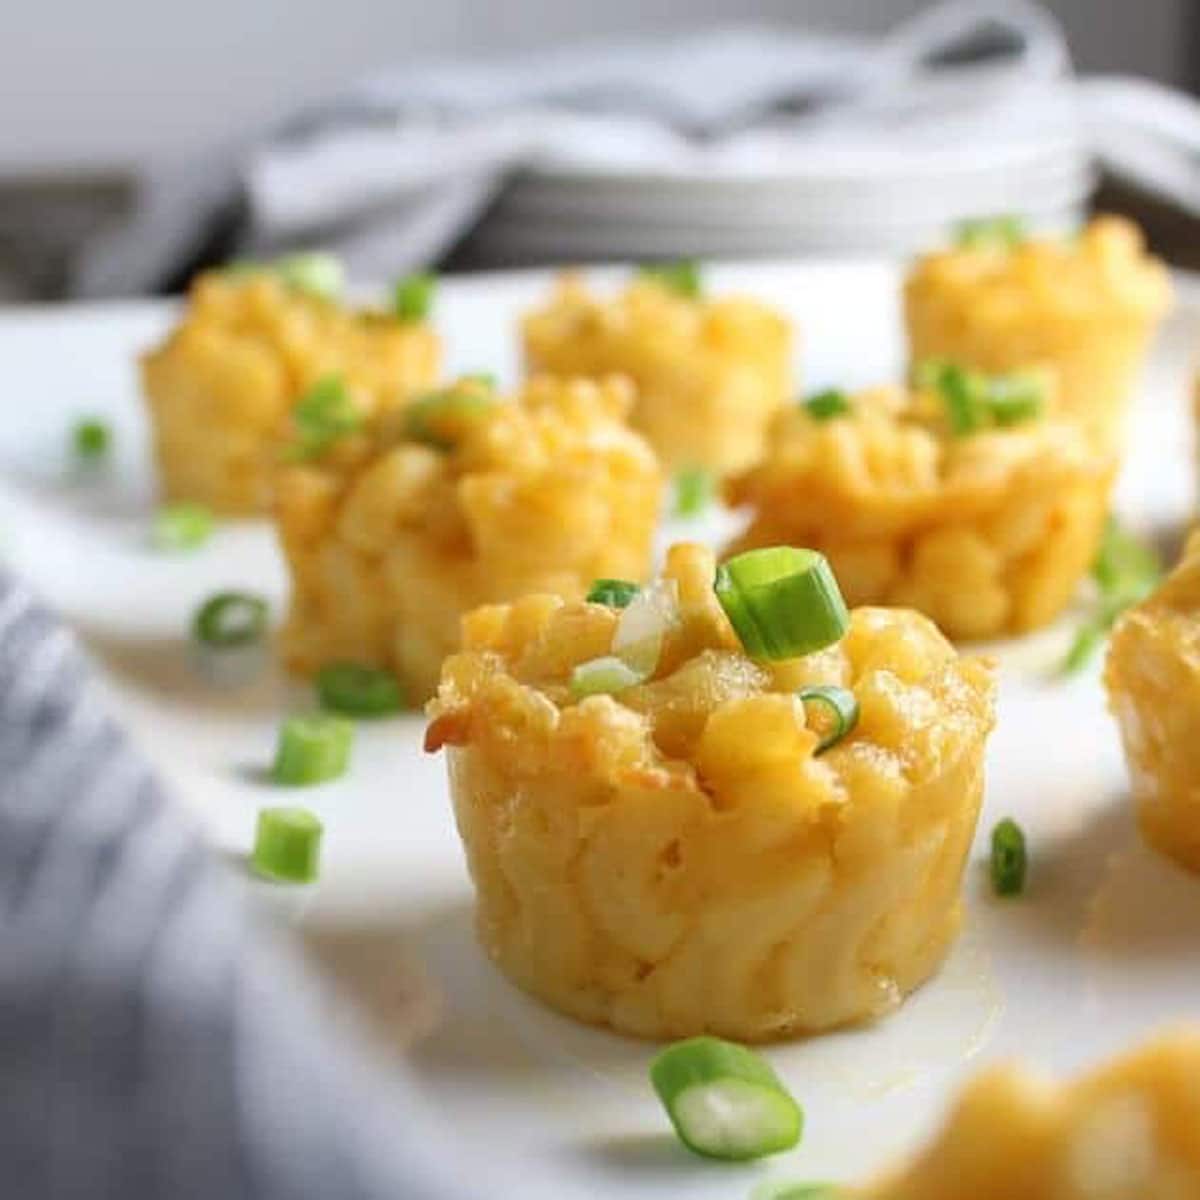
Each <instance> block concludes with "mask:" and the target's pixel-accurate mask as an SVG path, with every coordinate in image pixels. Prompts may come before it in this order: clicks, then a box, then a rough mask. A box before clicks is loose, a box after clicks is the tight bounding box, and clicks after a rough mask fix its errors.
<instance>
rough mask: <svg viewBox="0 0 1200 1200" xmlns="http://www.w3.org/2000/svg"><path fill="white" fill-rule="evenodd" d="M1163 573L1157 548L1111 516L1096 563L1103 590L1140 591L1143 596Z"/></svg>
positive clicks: (1095, 575) (1094, 574)
mask: <svg viewBox="0 0 1200 1200" xmlns="http://www.w3.org/2000/svg"><path fill="white" fill-rule="evenodd" d="M1161 576H1162V563H1161V562H1160V561H1159V557H1158V555H1157V554H1155V552H1154V550H1153V549H1152V548H1151V547H1150V546H1147V545H1146V544H1145V543H1144V542H1142V541H1139V540H1138V539H1137V538H1135V537H1134V536H1133V534H1131V533H1129V532H1128V531H1127V530H1125V529H1122V528H1121V525H1120V524H1119V522H1118V521H1117V519H1116V517H1113V516H1110V517H1109V518H1108V521H1107V523H1106V524H1105V526H1104V535H1103V537H1102V538H1101V540H1100V548H1099V549H1098V550H1097V551H1096V559H1095V561H1094V562H1093V563H1092V578H1093V579H1094V580H1095V581H1096V582H1097V583H1098V584H1099V585H1100V588H1101V590H1102V591H1104V592H1106V593H1110V594H1114V593H1122V594H1124V593H1129V594H1134V593H1140V594H1139V595H1138V599H1142V598H1144V596H1145V595H1147V594H1148V593H1149V592H1150V591H1151V589H1152V588H1153V587H1154V586H1155V584H1157V583H1158V581H1159V579H1160V578H1161Z"/></svg>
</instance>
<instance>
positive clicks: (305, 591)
mask: <svg viewBox="0 0 1200 1200" xmlns="http://www.w3.org/2000/svg"><path fill="white" fill-rule="evenodd" d="M631 401H632V396H631V393H630V390H629V387H628V384H627V383H626V382H625V381H623V380H619V379H615V380H603V381H599V382H597V381H592V380H582V379H581V380H558V379H535V380H532V381H530V382H529V383H527V384H526V385H525V386H524V388H523V389H522V390H521V391H520V393H519V394H518V395H517V396H515V397H514V398H512V399H511V400H503V399H500V398H499V397H497V396H496V394H495V392H494V390H493V386H492V384H491V383H490V382H489V381H487V380H486V379H483V378H466V379H463V380H461V381H459V382H458V383H457V384H455V385H453V386H451V387H448V388H446V389H445V390H443V391H440V392H434V393H430V394H428V395H426V396H424V397H421V398H418V399H417V400H415V401H413V403H411V404H410V405H408V406H406V407H404V408H402V409H397V410H394V411H392V412H389V413H387V414H385V415H384V416H383V417H382V418H381V419H380V420H378V421H376V422H375V423H374V424H373V425H370V426H368V427H365V428H360V429H357V430H352V431H351V432H346V433H342V434H340V435H339V436H336V437H335V438H334V439H333V440H331V441H329V442H328V444H324V445H320V446H318V448H317V449H316V451H315V452H314V453H313V454H312V456H311V457H309V458H308V459H306V460H304V461H299V462H295V463H293V464H292V465H290V466H289V467H287V468H286V469H284V470H283V471H282V472H281V474H280V477H279V481H278V487H277V496H276V504H275V516H276V522H277V526H278V531H279V536H280V540H281V542H282V544H283V550H284V554H285V556H286V559H287V564H288V568H289V571H290V574H291V583H292V598H291V608H290V613H289V616H288V619H287V622H286V625H285V627H284V630H283V634H282V650H283V655H284V659H285V661H286V663H287V664H288V666H289V667H291V668H292V669H293V670H296V671H298V672H301V673H305V674H309V673H312V672H314V671H316V670H318V669H319V668H321V667H324V666H328V665H331V664H334V663H339V662H352V663H357V664H361V665H365V666H373V667H386V668H390V669H392V670H393V671H395V673H396V674H397V676H398V677H399V679H400V680H401V682H402V683H403V684H404V686H405V688H406V691H407V694H408V698H409V700H410V701H416V700H424V699H425V698H426V697H428V696H429V695H430V694H431V693H432V692H433V690H434V688H435V687H436V685H437V680H438V672H439V668H440V667H441V663H442V659H443V658H444V657H445V656H446V655H447V654H449V653H450V652H451V651H452V650H454V649H455V647H456V646H457V644H458V631H459V618H460V617H461V615H462V614H463V613H464V612H467V611H469V610H470V609H473V608H475V607H477V606H478V605H480V604H483V603H486V602H489V601H501V600H508V599H512V598H515V597H517V596H520V595H522V594H523V593H525V592H529V591H539V592H551V593H555V594H558V595H562V596H567V597H573V598H578V597H581V596H582V595H583V594H584V593H585V591H586V590H587V588H588V586H589V585H590V584H591V582H592V580H593V579H595V578H596V577H597V576H605V575H618V576H624V577H627V578H632V579H640V578H642V577H643V576H644V575H645V573H646V572H647V571H648V570H649V568H650V555H651V545H652V540H653V535H654V529H655V525H656V522H657V518H658V510H659V504H660V500H661V493H662V473H661V470H660V468H659V465H658V462H657V461H656V459H655V457H654V454H653V452H652V451H651V450H650V448H649V446H647V445H646V443H645V441H643V439H642V438H641V437H640V436H639V435H638V434H636V433H634V432H633V431H632V430H630V429H629V428H628V427H627V425H626V423H625V416H626V414H627V412H628V409H629V405H630V403H631ZM303 445H304V443H303V442H302V443H301V446H303Z"/></svg>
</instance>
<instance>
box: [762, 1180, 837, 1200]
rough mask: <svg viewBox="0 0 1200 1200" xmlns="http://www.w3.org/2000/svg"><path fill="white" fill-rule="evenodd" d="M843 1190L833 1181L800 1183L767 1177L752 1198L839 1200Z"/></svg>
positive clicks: (768, 1199)
mask: <svg viewBox="0 0 1200 1200" xmlns="http://www.w3.org/2000/svg"><path fill="white" fill-rule="evenodd" d="M840 1195H841V1192H840V1191H839V1190H838V1188H837V1186H836V1185H835V1184H832V1183H799V1182H797V1181H796V1180H788V1179H766V1180H764V1181H763V1182H762V1183H760V1184H759V1185H758V1187H756V1188H755V1189H754V1191H752V1192H751V1193H750V1200H838V1197H839V1196H840Z"/></svg>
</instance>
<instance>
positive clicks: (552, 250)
mask: <svg viewBox="0 0 1200 1200" xmlns="http://www.w3.org/2000/svg"><path fill="white" fill-rule="evenodd" d="M932 107H933V106H931V108H932ZM903 117H904V119H903V120H898V121H897V122H896V128H895V131H894V133H892V134H890V135H889V131H888V129H887V127H886V125H885V124H884V127H883V128H882V130H881V124H883V121H881V118H880V114H877V113H876V114H866V115H865V116H864V115H863V114H857V120H856V121H854V122H852V123H841V124H839V125H836V126H832V127H825V128H820V129H817V130H815V131H814V130H813V129H812V128H811V127H807V126H803V125H797V126H795V127H793V128H791V129H788V128H783V127H776V128H774V129H772V130H769V131H763V130H759V131H755V132H753V133H751V134H747V135H745V136H743V137H740V138H734V139H731V140H726V141H724V142H722V143H721V144H720V145H719V147H717V148H707V147H697V148H695V149H694V150H692V151H691V152H689V153H687V154H680V153H679V152H678V147H677V146H676V147H675V153H673V154H671V155H669V156H664V157H663V159H662V161H660V162H659V163H657V164H656V163H655V162H654V161H652V160H649V161H648V157H649V156H648V155H647V154H645V153H644V147H641V148H639V152H637V153H630V154H628V155H627V156H625V158H624V159H622V158H621V157H620V156H613V155H612V154H611V152H610V153H608V155H607V159H606V160H605V161H596V160H595V159H592V160H589V159H588V158H586V157H584V156H583V155H582V154H581V155H580V157H579V161H578V162H571V161H566V162H564V161H563V159H562V156H561V155H559V156H557V157H556V159H555V161H554V162H553V163H552V164H550V163H548V164H546V166H545V167H543V168H539V169H533V170H528V171H526V172H524V173H522V174H521V175H519V176H518V177H516V178H515V179H513V180H512V181H511V182H510V183H509V185H508V186H507V187H506V188H505V190H504V191H503V192H502V193H501V195H500V197H499V199H498V201H497V203H496V204H495V206H494V208H493V209H492V211H491V212H490V214H489V216H488V217H487V219H486V220H485V221H484V222H483V224H482V225H481V226H480V228H479V229H478V231H477V232H476V234H475V235H474V237H473V238H472V241H471V244H470V250H471V253H472V257H473V258H475V257H477V258H478V259H480V260H481V261H484V262H489V263H496V264H507V263H513V262H530V261H534V262H560V261H578V260H589V259H591V260H594V259H644V258H653V257H679V256H697V257H702V258H720V257H742V258H745V257H759V256H763V257H765V256H780V255H797V254H830V255H832V254H853V253H862V254H871V253H874V254H878V253H895V254H902V253H910V252H912V251H915V250H918V249H921V248H924V247H927V246H930V245H933V244H936V243H938V242H940V241H943V240H944V239H945V236H946V232H947V229H948V228H949V227H951V226H953V225H954V224H955V223H957V222H960V221H962V220H965V219H969V218H975V217H983V216H991V215H997V214H1015V215H1019V216H1022V217H1024V218H1025V219H1026V221H1027V222H1028V223H1029V224H1030V225H1031V226H1032V227H1033V228H1035V229H1048V230H1053V229H1062V228H1070V227H1072V226H1074V225H1075V224H1077V223H1078V221H1079V220H1080V218H1081V216H1082V214H1083V212H1084V210H1085V209H1086V205H1087V202H1088V199H1089V197H1090V194H1091V191H1092V188H1093V185H1094V168H1093V164H1092V160H1091V156H1090V154H1089V152H1088V148H1087V145H1086V142H1085V139H1084V137H1083V135H1082V132H1081V129H1080V126H1079V122H1078V120H1077V116H1076V105H1075V103H1074V96H1073V91H1072V89H1071V85H1070V84H1068V83H1065V82H1064V83H1062V84H1058V85H1052V86H1051V87H1049V88H1042V89H1036V88H1035V89H1031V90H1024V91H1019V92H1008V93H1007V94H1006V95H1001V96H991V97H990V98H989V100H988V102H987V103H986V104H979V103H975V104H970V103H967V104H964V106H963V108H962V110H960V111H957V112H955V111H953V110H951V111H949V112H948V111H947V105H946V103H945V97H944V96H942V97H939V102H938V104H937V106H936V109H935V110H934V111H932V112H931V113H929V114H918V116H917V118H916V119H914V118H913V114H912V113H905V114H903ZM922 118H924V119H922ZM609 150H610V151H611V147H609Z"/></svg>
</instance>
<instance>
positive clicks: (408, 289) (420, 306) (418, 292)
mask: <svg viewBox="0 0 1200 1200" xmlns="http://www.w3.org/2000/svg"><path fill="white" fill-rule="evenodd" d="M436 291H437V276H436V275H435V274H434V273H433V272H432V271H419V272H417V273H416V274H414V275H406V276H405V277H404V278H403V279H401V280H400V281H399V282H398V283H397V284H396V287H395V290H394V291H393V293H392V309H393V311H394V312H395V314H396V316H397V318H398V319H399V320H401V321H424V320H425V319H426V318H427V317H428V316H429V314H430V312H431V311H432V309H433V297H434V294H435V293H436Z"/></svg>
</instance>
